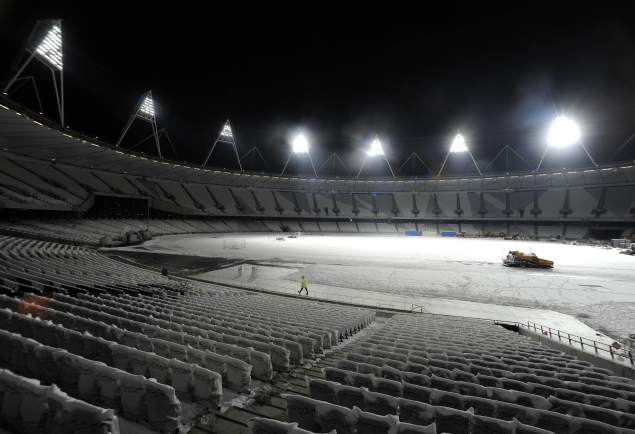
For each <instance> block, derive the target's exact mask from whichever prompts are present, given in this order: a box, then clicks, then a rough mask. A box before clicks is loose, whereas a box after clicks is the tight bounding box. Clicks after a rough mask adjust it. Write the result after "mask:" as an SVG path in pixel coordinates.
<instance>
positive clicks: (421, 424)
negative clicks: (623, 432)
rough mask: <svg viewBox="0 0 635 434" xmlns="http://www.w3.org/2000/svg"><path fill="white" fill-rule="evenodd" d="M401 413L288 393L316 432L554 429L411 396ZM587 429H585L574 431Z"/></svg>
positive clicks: (293, 418)
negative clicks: (431, 402) (497, 417)
mask: <svg viewBox="0 0 635 434" xmlns="http://www.w3.org/2000/svg"><path fill="white" fill-rule="evenodd" d="M399 408H400V413H399V415H398V417H397V416H395V415H384V416H380V415H377V414H375V413H370V412H365V411H363V410H360V409H359V408H357V407H353V408H352V409H349V408H347V407H343V406H341V405H337V404H334V403H330V402H325V401H320V400H316V399H312V398H307V397H304V396H301V395H289V396H287V414H288V419H289V421H290V422H295V423H297V424H298V425H299V426H300V427H301V428H303V429H307V430H309V431H315V432H328V431H329V430H332V429H334V430H336V431H337V433H338V434H354V433H372V434H392V433H395V432H397V433H402V434H406V433H408V434H411V433H412V434H418V433H421V434H423V433H437V432H438V433H455V434H461V433H471V434H491V433H500V434H508V433H515V434H548V433H549V432H550V431H548V430H544V429H540V428H537V427H534V426H532V425H529V424H524V423H521V422H519V421H518V420H510V421H501V420H499V419H495V418H490V417H486V416H479V415H474V414H473V413H472V412H470V411H461V410H456V409H453V408H448V407H443V406H432V405H427V404H423V403H419V402H415V401H410V400H407V399H400V400H399ZM572 432H580V433H582V432H584V431H572Z"/></svg>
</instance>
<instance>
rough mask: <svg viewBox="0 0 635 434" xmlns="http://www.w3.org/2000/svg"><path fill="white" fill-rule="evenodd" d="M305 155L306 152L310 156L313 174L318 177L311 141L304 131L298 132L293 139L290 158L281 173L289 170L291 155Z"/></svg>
mask: <svg viewBox="0 0 635 434" xmlns="http://www.w3.org/2000/svg"><path fill="white" fill-rule="evenodd" d="M296 154H297V155H303V154H306V155H307V156H308V157H309V162H310V163H311V168H312V169H313V174H314V175H315V177H316V178H317V176H318V174H317V171H316V170H315V166H314V165H313V159H312V158H311V153H310V152H309V141H308V140H307V138H306V136H305V135H304V134H303V133H298V134H296V135H295V136H294V137H293V139H292V140H291V154H289V158H287V161H286V162H285V163H284V167H283V168H282V172H280V175H284V172H285V171H286V170H287V166H288V165H289V161H291V157H293V156H294V155H296Z"/></svg>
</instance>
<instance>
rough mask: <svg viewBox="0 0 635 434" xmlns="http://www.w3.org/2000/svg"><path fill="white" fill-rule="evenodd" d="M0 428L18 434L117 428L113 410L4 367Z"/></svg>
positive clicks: (115, 432)
mask: <svg viewBox="0 0 635 434" xmlns="http://www.w3.org/2000/svg"><path fill="white" fill-rule="evenodd" d="M0 429H7V430H10V431H11V432H13V433H19V434H46V433H53V432H54V433H58V434H75V433H79V432H81V433H86V434H89V433H100V434H119V432H120V431H119V421H118V419H117V416H116V415H115V413H114V411H112V410H107V409H104V408H101V407H97V406H95V405H91V404H89V403H87V402H84V401H81V400H78V399H74V398H71V397H70V396H68V395H67V394H65V393H64V392H62V391H61V390H60V389H59V388H58V387H56V386H45V385H42V384H40V382H39V381H38V380H35V379H32V378H25V377H23V376H20V375H17V374H15V373H13V372H11V371H9V370H6V369H2V370H0Z"/></svg>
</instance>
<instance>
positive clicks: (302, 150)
mask: <svg viewBox="0 0 635 434" xmlns="http://www.w3.org/2000/svg"><path fill="white" fill-rule="evenodd" d="M291 149H292V150H293V153H294V154H308V153H309V141H308V140H307V139H306V137H305V136H304V134H302V133H299V134H297V135H296V136H295V137H294V138H293V140H292V141H291Z"/></svg>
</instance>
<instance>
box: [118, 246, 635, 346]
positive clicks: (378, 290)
mask: <svg viewBox="0 0 635 434" xmlns="http://www.w3.org/2000/svg"><path fill="white" fill-rule="evenodd" d="M227 240H230V241H229V242H228V241H227ZM232 240H241V241H240V242H237V243H234V242H232ZM242 240H244V247H243V248H238V249H231V248H224V245H225V246H227V245H228V244H233V245H235V246H242V245H243V243H242ZM126 249H128V250H143V251H150V252H158V253H170V254H185V255H193V256H207V257H224V258H237V259H238V258H240V259H247V260H251V261H257V262H258V263H257V264H255V265H254V264H250V265H248V266H247V265H246V266H243V269H242V272H240V271H239V270H238V269H237V268H234V269H226V270H217V271H212V272H210V273H204V275H203V276H199V277H203V278H208V279H210V280H216V281H226V282H231V281H234V282H236V281H240V282H241V284H249V285H252V286H254V287H261V288H263V289H269V290H277V291H280V292H292V291H297V289H298V288H299V283H298V282H299V279H300V276H301V274H305V275H306V276H307V278H308V281H309V290H310V291H311V295H312V296H317V295H319V296H323V297H324V298H332V299H338V300H342V301H351V302H366V303H367V304H374V305H384V306H391V305H392V306H395V307H404V306H411V305H412V304H417V305H423V306H424V307H425V309H426V310H427V311H429V312H436V313H446V314H455V315H462V314H463V315H468V316H475V317H479V316H480V317H485V318H498V319H503V320H505V319H513V320H515V321H527V320H531V321H536V322H539V323H542V324H545V325H548V326H551V327H556V328H561V329H564V330H567V331H570V332H573V333H578V334H581V335H585V337H590V338H594V337H595V338H596V339H597V335H596V334H595V332H594V331H593V330H591V329H589V328H588V327H585V326H583V325H582V324H580V323H579V321H577V320H575V318H571V317H570V316H569V315H572V316H573V317H576V318H579V319H581V320H582V321H584V322H585V323H586V324H588V325H590V326H591V327H593V328H594V329H596V330H600V331H602V332H604V333H608V334H610V335H612V336H615V337H621V338H625V337H627V336H628V335H629V334H631V333H635V257H631V256H626V255H620V254H619V253H618V251H617V250H615V249H604V248H601V247H591V246H575V245H565V244H560V243H550V242H531V241H505V240H496V239H462V238H440V237H405V236H372V235H343V234H337V235H303V236H301V237H299V238H295V239H291V238H285V239H284V241H279V240H276V236H275V235H272V234H246V235H235V234H233V235H225V236H211V235H192V236H182V235H179V236H165V237H160V238H156V239H154V240H151V241H149V242H146V243H144V244H143V245H141V246H136V247H129V248H126ZM508 250H522V251H525V252H528V251H533V252H534V253H536V254H537V255H538V256H541V257H545V258H548V259H551V260H553V261H555V268H554V269H553V270H531V269H516V268H506V267H503V266H502V265H501V260H502V257H503V256H504V255H505V254H506V253H507V251H508ZM503 306H516V307H518V308H522V309H517V308H514V309H512V308H509V307H508V308H503ZM554 310H555V311H557V312H560V313H564V314H568V315H560V314H556V313H555V312H553V311H554ZM549 312H551V313H549ZM600 340H601V339H600Z"/></svg>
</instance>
